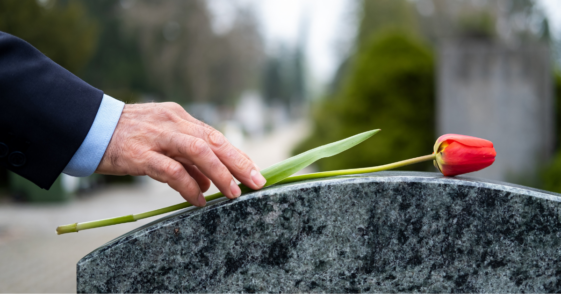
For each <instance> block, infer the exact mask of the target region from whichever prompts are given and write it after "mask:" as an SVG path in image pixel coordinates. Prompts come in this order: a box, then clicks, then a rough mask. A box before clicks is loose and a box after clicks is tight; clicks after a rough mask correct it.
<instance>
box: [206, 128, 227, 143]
mask: <svg viewBox="0 0 561 294" xmlns="http://www.w3.org/2000/svg"><path fill="white" fill-rule="evenodd" d="M208 139H209V141H210V143H211V144H212V145H214V146H216V147H221V146H222V145H224V144H225V143H226V138H225V137H224V135H222V133H220V132H219V131H217V130H215V129H212V130H210V132H209V134H208Z"/></svg>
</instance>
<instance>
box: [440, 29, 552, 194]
mask: <svg viewBox="0 0 561 294" xmlns="http://www.w3.org/2000/svg"><path fill="white" fill-rule="evenodd" d="M551 63H552V62H551V55H550V50H549V48H548V47H547V45H545V44H541V43H535V44H525V45H519V46H509V45H505V44H502V43H499V42H483V41H474V40H458V41H450V42H446V43H444V44H443V45H442V46H441V47H440V50H439V55H438V79H437V80H438V95H437V96H438V99H437V113H438V116H437V130H438V133H439V134H448V133H456V134H463V135H470V136H476V137H481V138H485V139H488V140H491V141H493V143H494V144H495V148H496V150H497V154H498V155H497V160H496V162H495V163H494V164H493V165H492V166H491V167H489V168H487V169H484V170H482V171H480V172H477V173H475V174H474V175H475V176H479V177H485V178H489V179H495V180H501V181H505V180H506V181H515V182H526V183H531V182H532V180H533V179H532V177H533V176H534V175H537V174H538V172H537V168H538V167H539V165H540V164H542V163H544V162H546V161H547V160H548V159H549V158H550V156H551V155H552V153H553V148H554V140H555V137H554V124H553V123H554V121H553V119H554V102H553V84H552V68H551Z"/></svg>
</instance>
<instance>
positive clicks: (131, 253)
mask: <svg viewBox="0 0 561 294" xmlns="http://www.w3.org/2000/svg"><path fill="white" fill-rule="evenodd" d="M560 201H561V197H560V195H558V194H550V193H546V192H544V191H538V190H532V189H528V188H525V187H521V186H512V185H507V184H502V183H497V182H488V181H480V180H475V179H471V178H467V177H458V178H445V177H442V176H440V175H438V174H433V173H407V172H389V173H375V174H368V175H363V176H351V177H337V178H330V179H325V180H315V181H309V182H302V183H295V184H291V185H281V186H278V187H270V188H267V189H264V190H262V191H258V192H254V193H250V194H247V195H244V196H243V197H240V198H239V199H237V200H234V201H222V202H215V203H214V204H210V205H208V206H207V207H205V208H203V209H198V208H194V209H187V210H185V211H182V212H179V213H176V214H174V215H171V216H168V217H165V218H163V219H160V220H157V221H155V222H153V223H151V224H149V225H146V226H144V227H142V228H139V229H137V230H135V231H132V232H130V233H128V234H126V235H123V236H122V237H119V238H117V239H115V240H113V241H112V242H110V243H108V244H106V245H104V246H103V247H101V248H99V249H97V250H95V251H93V252H92V253H90V254H88V255H87V256H85V257H84V258H83V259H82V260H80V262H79V263H78V266H77V271H78V273H77V275H78V292H81V293H85V292H143V293H148V292H560V291H561V250H559V246H560V245H561V231H560V229H561V222H560V217H561V203H560Z"/></svg>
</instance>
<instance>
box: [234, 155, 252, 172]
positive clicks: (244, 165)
mask: <svg viewBox="0 0 561 294" xmlns="http://www.w3.org/2000/svg"><path fill="white" fill-rule="evenodd" d="M234 165H235V166H236V168H237V169H239V170H246V169H249V167H250V166H251V163H250V162H249V160H247V158H245V157H243V156H241V154H238V155H237V156H236V158H235V159H234Z"/></svg>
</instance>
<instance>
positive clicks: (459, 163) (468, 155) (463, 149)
mask: <svg viewBox="0 0 561 294" xmlns="http://www.w3.org/2000/svg"><path fill="white" fill-rule="evenodd" d="M379 131H380V130H372V131H368V132H364V133H361V134H358V135H355V136H352V137H349V138H347V139H344V140H341V141H337V142H334V143H330V144H327V145H323V146H320V147H317V148H314V149H312V150H309V151H306V152H304V153H301V154H298V155H296V156H293V157H291V158H289V159H286V160H283V161H281V162H279V163H277V164H274V165H273V166H271V167H268V168H266V169H264V170H263V171H262V172H261V173H262V174H263V177H265V179H266V180H267V183H266V184H265V187H267V186H271V185H274V184H286V183H292V182H299V181H304V180H310V179H317V178H327V177H333V176H342V175H351V174H363V173H372V172H378V171H384V170H390V169H394V168H398V167H402V166H406V165H410V164H414V163H419V162H423V161H429V160H431V161H434V162H435V165H436V166H437V168H438V169H439V170H440V171H441V172H442V174H443V175H444V176H456V175H459V174H464V173H470V172H474V171H478V170H481V169H483V168H486V167H488V166H490V165H491V164H492V163H493V162H494V161H495V155H496V152H495V149H494V148H493V143H491V142H490V141H487V140H484V139H479V138H475V137H469V136H463V135H454V134H449V135H443V136H441V137H440V138H438V140H437V141H436V144H435V147H434V150H435V151H434V153H433V154H430V155H425V156H421V157H416V158H412V159H407V160H403V161H398V162H395V163H391V164H386V165H380V166H374V167H366V168H356V169H346V170H335V171H327V172H319V173H313V174H307V175H300V176H293V177H290V176H291V175H293V174H294V173H296V172H298V171H300V170H302V169H303V168H305V167H307V166H309V165H310V164H312V163H314V162H316V161H317V160H319V159H321V158H325V157H330V156H334V155H337V154H339V153H341V152H343V151H345V150H348V149H350V148H352V147H354V146H356V145H358V144H360V143H362V142H363V141H364V140H366V139H368V138H370V137H372V136H373V135H374V134H376V133H377V132H379ZM240 188H241V190H242V193H245V192H249V191H251V189H249V188H248V187H246V186H244V185H242V184H240ZM223 197H224V195H222V193H216V194H212V195H209V196H205V198H206V200H207V201H210V200H215V199H218V198H223ZM189 206H192V205H191V204H190V203H188V202H184V203H179V204H176V205H172V206H169V207H164V208H160V209H156V210H153V211H148V212H144V213H139V214H130V215H125V216H121V217H115V218H109V219H102V220H96V221H91V222H84V223H74V224H69V225H64V226H60V227H58V228H57V229H56V232H57V234H59V235H60V234H66V233H76V232H78V231H81V230H87V229H93V228H99V227H105V226H111V225H117V224H121V223H128V222H135V221H137V220H140V219H144V218H148V217H152V216H156V215H161V214H164V213H168V212H172V211H176V210H180V209H183V208H187V207H189Z"/></svg>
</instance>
